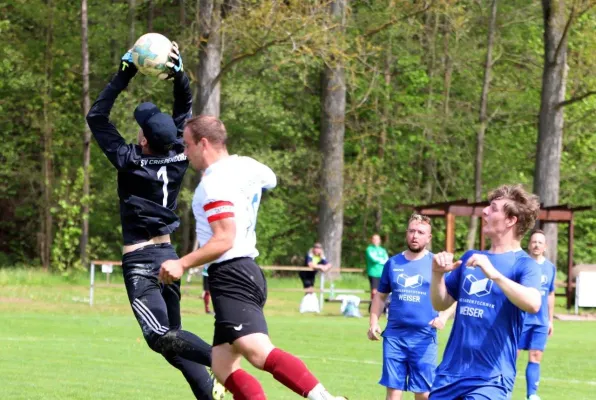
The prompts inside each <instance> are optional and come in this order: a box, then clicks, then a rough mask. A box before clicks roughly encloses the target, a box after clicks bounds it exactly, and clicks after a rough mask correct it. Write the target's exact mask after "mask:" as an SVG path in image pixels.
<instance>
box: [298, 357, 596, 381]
mask: <svg viewBox="0 0 596 400" xmlns="http://www.w3.org/2000/svg"><path fill="white" fill-rule="evenodd" d="M297 357H298V358H304V359H307V360H308V359H311V360H321V361H337V362H345V363H354V364H368V365H383V363H382V362H380V361H371V360H354V359H350V358H336V357H320V356H297ZM517 380H523V381H525V380H526V377H525V376H518V377H517ZM540 381H541V382H542V381H550V382H565V383H571V384H576V385H577V384H580V385H581V384H584V385H590V386H596V381H588V380H586V381H584V380H581V379H560V378H549V377H545V376H541V377H540Z"/></svg>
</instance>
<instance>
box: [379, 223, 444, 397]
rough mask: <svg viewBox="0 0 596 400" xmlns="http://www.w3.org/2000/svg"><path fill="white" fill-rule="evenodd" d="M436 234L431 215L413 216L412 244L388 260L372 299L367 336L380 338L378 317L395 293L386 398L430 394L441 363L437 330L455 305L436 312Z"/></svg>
mask: <svg viewBox="0 0 596 400" xmlns="http://www.w3.org/2000/svg"><path fill="white" fill-rule="evenodd" d="M431 238H432V234H431V225H430V219H429V218H428V217H424V216H421V215H418V214H414V215H412V216H411V217H410V221H409V223H408V230H407V232H406V243H407V246H408V249H407V250H406V251H404V252H402V253H400V254H398V255H396V256H394V257H392V258H390V259H389V261H387V262H386V263H385V266H384V267H383V273H382V275H381V280H380V282H379V286H378V292H377V293H376V294H375V297H374V298H373V303H372V306H371V314H370V328H369V330H368V338H369V339H370V340H379V337H378V336H377V335H378V333H380V331H381V330H380V328H379V317H380V315H381V313H382V312H383V308H384V307H385V300H386V299H387V296H388V295H389V293H392V301H391V305H390V308H389V320H388V321H387V327H386V328H385V331H384V332H383V335H382V336H383V374H382V377H381V380H380V382H379V383H380V384H381V385H383V386H385V387H386V388H387V396H386V400H401V398H402V392H403V391H408V392H414V393H415V398H416V400H425V399H428V393H429V391H430V387H431V384H432V381H433V378H434V373H435V368H436V366H437V333H436V331H437V329H443V327H444V326H445V323H446V321H447V319H448V318H449V316H450V315H451V314H453V310H454V308H455V306H452V307H451V308H450V309H449V310H447V311H445V312H441V313H438V312H436V311H435V310H434V309H433V307H432V304H431V300H430V279H431V270H432V259H433V254H432V253H430V252H429V251H427V250H426V245H427V244H428V243H429V242H430V240H431Z"/></svg>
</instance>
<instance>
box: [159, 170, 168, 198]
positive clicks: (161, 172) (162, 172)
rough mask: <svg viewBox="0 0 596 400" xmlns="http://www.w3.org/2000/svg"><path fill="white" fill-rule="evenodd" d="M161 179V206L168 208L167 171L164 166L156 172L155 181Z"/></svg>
mask: <svg viewBox="0 0 596 400" xmlns="http://www.w3.org/2000/svg"><path fill="white" fill-rule="evenodd" d="M159 178H162V179H163V202H162V205H163V206H164V207H167V206H168V182H169V181H168V170H167V168H166V166H165V165H164V166H163V167H161V168H160V169H159V171H157V179H159Z"/></svg>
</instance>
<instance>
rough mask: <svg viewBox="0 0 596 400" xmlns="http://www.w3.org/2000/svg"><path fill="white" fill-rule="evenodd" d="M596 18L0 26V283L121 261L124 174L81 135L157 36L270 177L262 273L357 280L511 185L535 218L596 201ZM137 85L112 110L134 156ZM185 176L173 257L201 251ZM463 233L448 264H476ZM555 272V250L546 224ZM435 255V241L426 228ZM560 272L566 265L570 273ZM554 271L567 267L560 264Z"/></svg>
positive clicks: (356, 4) (124, 5) (394, 15)
mask: <svg viewBox="0 0 596 400" xmlns="http://www.w3.org/2000/svg"><path fill="white" fill-rule="evenodd" d="M594 5H596V2H595V1H594V0H541V1H531V2H528V1H521V0H519V1H518V0H513V1H508V2H501V1H498V0H491V1H487V2H481V1H477V0H476V1H473V0H463V1H455V0H435V1H432V0H425V1H411V0H375V1H371V0H359V1H358V0H285V1H278V0H195V1H190V0H126V1H124V0H109V1H103V0H102V1H99V0H76V1H75V0H30V1H27V2H23V1H13V2H8V3H4V4H2V6H1V7H0V32H2V34H3V37H4V38H5V40H4V45H3V46H2V48H1V49H0V53H1V55H2V60H3V61H2V62H1V63H0V77H1V79H0V112H1V113H2V116H3V117H2V119H1V121H0V127H1V128H2V129H1V130H0V135H1V140H2V145H1V146H2V147H1V148H2V151H1V153H0V160H1V161H2V163H1V164H0V176H1V177H2V182H3V185H2V186H3V189H2V190H1V191H0V210H1V211H0V213H1V216H2V218H0V265H2V266H11V265H17V264H20V263H24V264H27V265H41V266H43V267H44V268H45V269H52V270H60V271H69V270H71V269H74V268H80V267H81V266H84V265H86V264H87V263H88V260H89V259H91V258H103V259H105V258H110V259H118V258H119V257H120V246H121V239H120V237H121V236H120V235H121V232H120V228H119V214H118V211H117V207H118V200H117V194H116V174H115V172H114V171H113V170H112V169H111V166H110V165H109V163H108V162H107V160H106V159H105V157H103V155H102V154H101V151H100V150H99V148H98V147H97V146H96V145H94V144H93V140H92V139H91V135H90V132H89V129H88V127H87V126H86V124H85V120H84V115H85V114H86V112H87V110H88V109H89V107H90V104H91V102H92V101H93V99H94V97H96V96H97V95H98V94H99V91H100V90H101V89H102V88H103V86H104V85H105V84H106V83H107V82H108V80H109V79H110V77H111V76H112V74H114V73H115V71H116V68H117V67H118V61H119V59H120V57H121V55H122V54H124V52H126V50H127V49H128V48H130V47H131V46H132V44H133V43H134V42H135V40H136V39H137V38H138V37H139V36H140V35H142V34H143V33H146V32H152V31H155V32H159V33H162V34H164V35H166V36H168V37H169V38H170V39H171V40H175V41H177V42H178V43H179V45H180V47H181V51H182V55H183V59H184V64H185V70H186V72H187V74H188V75H189V76H190V78H191V80H192V82H193V85H194V105H193V107H194V110H193V113H194V114H195V115H200V114H210V115H215V116H218V117H220V118H221V119H222V120H223V121H224V123H225V124H226V126H227V128H228V130H229V133H230V143H229V147H230V150H231V152H233V153H239V154H244V155H249V156H252V157H254V158H256V159H258V160H260V161H262V162H265V163H266V164H268V165H269V166H271V167H272V168H273V170H274V171H275V172H276V173H277V175H278V178H279V186H278V188H277V189H276V190H274V191H273V192H271V193H270V194H269V196H268V197H267V199H266V200H265V201H264V203H263V205H262V211H261V212H260V214H259V224H258V227H257V234H258V238H259V243H258V247H259V250H260V252H261V256H260V259H259V261H260V263H261V264H263V265H266V264H287V263H291V262H301V259H302V256H303V254H304V253H305V252H306V250H307V249H308V248H309V246H310V245H311V244H312V243H313V242H314V241H315V240H320V241H322V242H323V245H324V247H325V249H326V252H327V254H328V257H329V258H330V260H331V262H332V263H334V264H342V265H345V266H361V265H362V264H363V261H364V258H363V252H364V248H365V247H366V243H367V240H368V237H370V235H371V234H372V233H375V232H378V233H380V234H381V236H382V237H383V238H384V241H385V245H386V247H388V248H389V249H390V250H391V251H394V252H397V251H400V250H401V247H403V235H404V232H405V221H406V220H407V215H408V214H409V213H410V212H411V209H408V208H407V207H404V205H411V204H428V203H434V202H440V201H446V200H454V199H462V198H467V199H470V200H474V201H480V200H482V199H484V198H485V197H486V194H487V191H488V190H490V189H491V188H494V187H496V186H497V185H500V184H502V183H512V182H520V183H523V184H524V185H525V186H526V187H528V188H531V189H533V190H534V192H535V193H536V194H538V195H539V196H540V199H541V202H542V203H544V205H547V206H548V205H555V204H563V203H569V204H575V205H580V204H581V205H586V204H587V205H591V204H594V203H595V202H594V199H595V198H596V179H595V178H596V151H595V150H596V135H594V133H593V130H594V126H595V125H594V124H595V122H596V113H595V112H594V110H595V108H596V96H593V95H594V94H596V78H595V77H594V74H593V73H592V71H593V67H594V65H595V63H594V60H595V57H596V51H595V50H596V35H594V34H593V32H595V31H596V15H595V13H594V9H595V7H594ZM171 96H172V95H171V84H170V83H167V82H161V81H156V80H154V79H150V78H147V77H143V76H140V75H139V74H138V75H137V77H135V78H134V79H133V81H132V83H131V85H130V86H129V89H128V91H126V92H125V93H123V94H122V95H121V96H120V98H119V99H118V101H117V102H116V106H115V107H114V110H113V113H112V119H113V121H115V123H116V125H117V127H118V129H119V130H120V132H121V133H122V134H123V135H124V136H125V137H126V138H127V139H128V140H130V141H133V140H135V136H136V131H137V129H138V128H137V127H136V125H135V123H134V119H133V118H132V111H133V110H134V107H135V106H136V104H138V103H139V102H140V101H149V100H150V101H153V102H155V103H156V104H158V105H159V106H160V107H161V108H162V109H169V108H171V103H172V98H171ZM198 182H199V176H198V174H196V173H194V172H190V171H189V173H187V176H186V178H185V183H184V189H183V190H182V192H181V195H180V199H179V208H178V210H177V212H178V213H179V215H180V216H181V219H182V224H181V227H180V229H179V230H178V231H177V232H176V234H175V243H176V246H177V248H178V251H179V252H181V253H185V252H187V251H189V250H190V249H191V246H192V243H193V241H194V229H193V224H194V222H193V217H192V210H191V207H190V203H191V199H192V193H193V191H194V188H195V187H196V185H197V184H198ZM477 229H478V223H477V221H476V220H475V219H474V218H472V219H470V220H469V221H464V220H462V221H458V227H457V230H456V233H457V241H456V242H457V245H456V248H457V251H458V252H461V251H463V250H465V249H466V248H469V247H474V246H476V247H477V246H478V242H477V240H476V237H477V235H476V231H477ZM545 230H546V233H547V237H548V242H549V245H550V248H551V250H552V251H551V253H550V254H549V256H550V257H551V258H553V259H555V260H556V249H557V246H558V247H560V248H565V246H566V243H565V240H566V239H565V238H564V237H563V236H564V235H561V237H558V236H557V228H556V226H555V225H553V224H546V226H545ZM575 236H576V260H575V261H576V262H589V261H594V259H596V249H595V248H594V246H593V243H596V213H594V212H585V213H582V214H578V215H577V218H576V235H575ZM434 238H435V245H436V246H437V247H440V245H441V243H442V240H443V238H444V235H443V229H442V222H441V221H437V223H436V224H435V232H434ZM562 254H563V253H562ZM559 261H560V262H561V263H563V264H564V263H566V260H565V259H564V257H562V258H561V257H560V260H559Z"/></svg>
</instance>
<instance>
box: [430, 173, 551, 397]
mask: <svg viewBox="0 0 596 400" xmlns="http://www.w3.org/2000/svg"><path fill="white" fill-rule="evenodd" d="M489 202H490V204H489V206H487V207H486V208H484V210H483V211H482V214H483V215H482V218H483V222H484V226H483V228H482V229H483V231H484V233H485V235H486V236H487V237H488V238H489V239H490V241H491V248H490V250H489V251H478V250H471V251H468V252H466V253H465V254H464V255H463V257H462V258H461V259H460V260H459V261H457V262H456V263H453V254H451V253H447V252H443V253H439V254H437V255H435V257H434V259H433V272H432V282H431V296H432V304H433V306H434V308H435V309H437V310H445V309H447V308H448V307H450V306H451V305H452V304H453V302H455V301H457V311H456V313H455V321H454V323H453V328H452V330H451V334H450V335H449V340H448V342H447V346H446V348H445V353H444V354H443V361H442V362H441V364H440V365H439V367H438V368H437V372H436V374H437V376H436V378H435V380H434V382H433V385H432V389H431V392H430V399H431V400H458V399H461V400H480V399H491V400H505V399H509V397H510V395H511V392H512V390H513V384H514V381H515V374H516V371H515V361H516V356H517V344H518V341H519V338H520V336H521V333H522V328H523V323H524V317H525V316H526V313H532V314H535V313H537V312H538V310H539V309H540V292H539V291H538V288H539V287H540V268H539V267H538V265H536V261H534V260H533V259H532V258H531V257H530V256H529V255H528V254H527V253H526V252H525V251H523V250H522V249H521V247H520V241H521V239H522V237H523V236H524V234H525V233H526V232H527V231H528V230H529V229H530V227H532V226H533V225H534V222H535V221H536V218H537V216H538V211H539V209H540V205H539V203H538V198H537V197H536V196H534V195H532V194H529V193H527V192H526V191H525V190H524V189H523V188H522V187H521V185H514V186H507V185H505V186H501V187H500V188H498V189H496V190H495V191H493V192H492V193H491V194H490V195H489Z"/></svg>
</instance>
